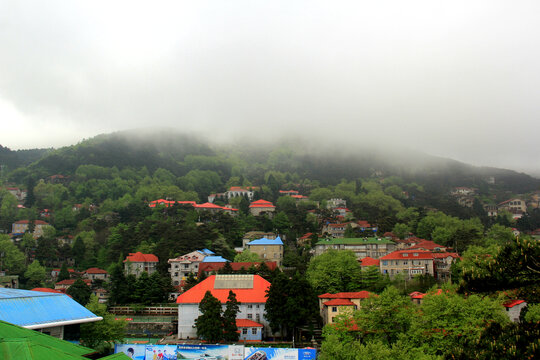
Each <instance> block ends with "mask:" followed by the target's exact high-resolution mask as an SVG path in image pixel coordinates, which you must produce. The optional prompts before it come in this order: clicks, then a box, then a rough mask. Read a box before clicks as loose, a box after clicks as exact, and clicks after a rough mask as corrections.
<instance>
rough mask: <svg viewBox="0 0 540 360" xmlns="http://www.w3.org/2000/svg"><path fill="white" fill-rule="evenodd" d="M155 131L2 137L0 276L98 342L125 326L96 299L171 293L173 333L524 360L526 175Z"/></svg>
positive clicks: (141, 301) (532, 190)
mask: <svg viewBox="0 0 540 360" xmlns="http://www.w3.org/2000/svg"><path fill="white" fill-rule="evenodd" d="M168 140H169V141H163V142H161V143H159V144H157V143H152V142H149V141H143V140H141V142H140V143H139V144H138V145H137V146H134V145H133V144H132V143H133V141H128V140H127V137H125V136H124V135H123V134H111V135H102V136H99V137H96V138H93V139H90V140H86V141H83V142H81V143H80V144H78V145H75V146H71V147H66V148H63V149H59V150H40V151H37V150H36V151H33V152H25V153H19V154H17V152H14V151H11V150H9V149H6V148H2V149H1V150H2V151H0V155H1V156H0V160H1V161H2V162H3V165H2V172H1V181H2V184H3V185H2V188H1V190H0V230H1V231H2V233H0V254H1V258H0V271H1V272H2V274H1V275H2V276H0V281H1V285H2V287H13V288H21V289H29V290H30V289H39V290H40V291H59V292H63V293H66V294H68V295H70V296H71V297H72V298H73V299H74V300H76V301H77V302H79V303H80V304H82V305H85V306H87V307H88V308H89V309H91V310H92V311H93V312H94V313H95V314H97V315H99V316H102V317H104V319H106V320H107V321H104V322H102V323H101V324H100V323H92V324H87V325H85V326H84V327H83V328H81V339H82V341H83V344H86V345H87V346H90V347H94V348H97V347H100V346H104V347H106V345H107V341H109V340H118V339H121V338H122V336H123V335H124V334H125V332H126V325H125V323H123V322H119V321H115V316H114V315H111V314H110V313H109V312H108V310H109V311H110V310H112V309H113V308H114V307H119V306H129V307H132V308H134V309H142V308H144V307H146V306H150V305H157V304H163V305H167V304H168V306H172V307H178V313H179V314H184V315H185V316H184V317H179V320H178V328H177V329H175V331H177V332H178V334H176V335H177V338H179V339H187V338H190V339H193V338H198V339H200V340H203V341H208V342H211V343H215V342H220V341H222V342H230V343H235V342H238V341H251V340H257V341H263V340H275V341H282V342H293V341H294V342H296V343H299V342H300V343H303V344H305V345H306V346H308V345H309V344H311V343H312V341H313V343H314V344H315V345H316V346H319V347H320V349H321V355H320V356H321V358H322V359H370V358H373V359H374V358H377V359H410V358H422V359H423V358H425V359H442V358H453V359H469V358H480V359H487V358H490V359H491V358H508V359H518V358H519V359H522V358H534V357H535V355H538V353H539V351H540V350H539V346H540V343H539V341H540V340H539V339H540V305H538V304H539V302H540V288H539V284H540V281H539V279H540V246H539V242H538V239H539V236H540V181H539V180H537V179H534V178H531V177H529V176H527V175H525V174H518V173H513V172H510V171H506V170H497V169H491V170H489V169H481V168H473V167H470V166H468V165H465V164H456V163H447V164H444V165H442V164H441V165H433V167H432V168H428V167H426V168H423V169H414V170H413V169H412V168H409V167H407V166H408V165H407V164H402V165H399V166H398V165H396V164H392V163H389V162H384V161H383V160H380V159H371V160H370V159H366V158H365V157H362V156H360V155H359V156H358V159H357V160H355V161H352V160H351V159H350V157H347V156H345V155H343V156H342V155H341V154H339V153H335V154H333V155H332V156H329V155H328V154H325V155H322V154H321V155H319V154H309V153H308V154H306V153H305V152H301V151H299V150H298V149H297V148H295V147H293V146H288V145H286V144H279V145H276V146H275V147H273V148H269V149H266V150H264V151H263V150H261V149H250V151H246V149H245V148H241V147H238V148H234V149H231V148H225V149H224V148H212V147H210V146H209V145H207V144H205V143H202V142H198V141H197V140H196V139H193V138H189V137H181V136H180V137H178V138H177V139H175V141H172V140H171V139H168ZM441 161H443V160H441ZM239 284H240V285H239ZM235 286H236V287H235ZM238 286H240V288H238ZM47 289H48V290H47ZM182 319H192V320H189V321H188V323H183V322H182V321H184V320H182ZM99 326H101V328H99ZM111 329H112V330H111ZM103 334H107V336H105V338H104V336H103Z"/></svg>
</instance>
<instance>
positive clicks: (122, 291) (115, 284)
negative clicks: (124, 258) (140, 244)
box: [108, 262, 129, 305]
mask: <svg viewBox="0 0 540 360" xmlns="http://www.w3.org/2000/svg"><path fill="white" fill-rule="evenodd" d="M121 264H122V263H121V262H120V263H116V264H113V265H112V266H111V268H110V280H109V285H108V287H109V304H111V305H116V304H126V303H127V299H128V297H129V292H128V291H129V290H128V284H127V281H126V276H125V275H124V269H123V267H122V265H121Z"/></svg>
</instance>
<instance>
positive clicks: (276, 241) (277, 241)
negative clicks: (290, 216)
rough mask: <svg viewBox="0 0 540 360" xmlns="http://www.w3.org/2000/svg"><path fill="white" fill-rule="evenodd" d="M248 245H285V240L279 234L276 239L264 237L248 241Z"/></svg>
mask: <svg viewBox="0 0 540 360" xmlns="http://www.w3.org/2000/svg"><path fill="white" fill-rule="evenodd" d="M248 245H283V241H281V238H280V237H279V236H278V237H277V238H275V239H274V240H271V239H267V238H264V237H263V238H261V239H257V240H253V241H250V242H248Z"/></svg>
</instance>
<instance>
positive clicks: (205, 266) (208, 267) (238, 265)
mask: <svg viewBox="0 0 540 360" xmlns="http://www.w3.org/2000/svg"><path fill="white" fill-rule="evenodd" d="M260 264H261V263H260V262H230V263H229V265H231V267H232V269H233V271H239V270H241V269H242V268H244V269H245V270H247V269H249V268H250V267H251V265H253V266H255V267H256V268H258V267H259V265H260ZM265 264H266V266H267V267H268V269H270V270H272V271H273V270H275V269H276V268H277V263H276V262H275V261H266V262H265ZM224 266H225V263H224V262H203V263H201V264H200V265H199V273H198V274H199V275H200V274H202V273H203V272H212V271H219V270H221V269H222V268H223V267H224Z"/></svg>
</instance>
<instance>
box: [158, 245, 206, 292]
mask: <svg viewBox="0 0 540 360" xmlns="http://www.w3.org/2000/svg"><path fill="white" fill-rule="evenodd" d="M212 255H214V253H213V252H212V251H210V250H208V249H202V250H195V251H192V252H190V253H188V254H185V255H182V256H179V257H177V258H174V259H169V260H168V263H169V272H170V273H171V280H172V284H173V285H174V286H178V285H181V284H182V281H184V280H186V278H187V276H188V275H189V274H190V273H192V274H194V275H195V276H197V274H198V273H199V264H200V263H202V262H203V260H204V258H206V257H207V256H212Z"/></svg>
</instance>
